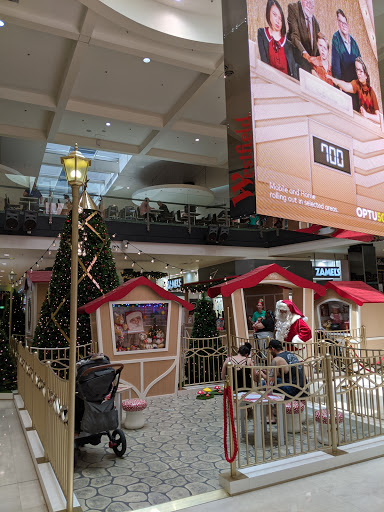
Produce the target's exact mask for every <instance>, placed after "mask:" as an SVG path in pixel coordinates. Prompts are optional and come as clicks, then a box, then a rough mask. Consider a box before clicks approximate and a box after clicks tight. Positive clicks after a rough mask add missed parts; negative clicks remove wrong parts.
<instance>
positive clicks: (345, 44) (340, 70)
mask: <svg viewBox="0 0 384 512" xmlns="http://www.w3.org/2000/svg"><path fill="white" fill-rule="evenodd" d="M336 16H337V24H338V26H339V30H338V31H337V32H335V33H334V34H333V38H332V76H334V77H335V78H337V79H339V80H343V82H352V81H353V80H356V79H357V74H356V67H355V62H356V59H357V57H360V56H361V55H360V49H359V46H358V44H357V43H356V41H355V40H354V39H353V37H352V36H351V35H350V34H349V26H348V20H347V17H346V15H345V14H344V12H343V11H342V10H341V9H338V10H337V11H336ZM350 96H351V97H352V102H353V108H354V110H356V111H357V112H358V111H359V108H360V106H359V98H358V95H357V94H351V95H350Z"/></svg>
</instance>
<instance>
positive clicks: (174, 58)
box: [0, 0, 384, 259]
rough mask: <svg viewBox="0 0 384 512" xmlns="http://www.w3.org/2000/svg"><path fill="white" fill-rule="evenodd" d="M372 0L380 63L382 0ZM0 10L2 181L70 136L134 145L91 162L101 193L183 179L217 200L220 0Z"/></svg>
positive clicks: (90, 2) (76, 0)
mask: <svg viewBox="0 0 384 512" xmlns="http://www.w3.org/2000/svg"><path fill="white" fill-rule="evenodd" d="M373 4H374V9H375V14H376V19H375V22H376V28H377V42H378V51H379V57H380V61H381V67H383V66H382V65H383V64H384V2H383V0H374V2H373ZM124 9H129V13H130V16H129V17H127V16H124V15H123V14H121V13H122V12H123V11H124ZM124 12H127V11H124ZM0 19H2V20H4V21H5V26H4V27H3V28H1V29H0V70H1V73H0V185H1V186H2V187H4V186H6V184H9V183H10V182H8V181H7V178H6V177H5V174H6V173H7V172H8V173H9V172H10V169H11V170H12V169H14V170H15V171H17V172H19V173H21V174H23V175H27V176H37V175H38V173H39V171H40V167H41V165H42V164H44V166H45V167H44V168H43V169H44V170H45V172H46V173H49V169H48V167H47V166H57V165H59V156H60V155H56V156H55V155H53V154H52V153H50V154H48V153H45V148H46V144H47V143H54V144H62V145H65V146H67V147H70V146H73V144H74V143H75V142H77V143H78V144H79V146H81V147H85V148H90V149H94V150H98V151H107V152H113V153H114V154H119V155H133V156H132V158H130V159H128V158H126V160H127V161H126V162H125V161H124V166H123V167H122V168H119V169H117V168H116V164H115V163H109V164H108V162H107V163H104V165H102V164H100V163H93V164H92V168H91V170H92V171H93V172H95V177H96V173H100V174H101V176H100V180H101V181H102V180H106V179H107V178H105V176H106V175H108V176H109V174H108V173H112V174H113V173H114V174H115V176H116V179H115V181H114V183H113V186H112V187H111V189H110V191H109V195H111V196H114V197H121V198H123V197H127V196H128V195H131V194H132V193H133V192H134V191H135V190H138V189H141V188H143V187H146V186H154V185H160V184H163V183H184V182H193V183H194V184H195V185H199V186H204V187H208V188H211V189H213V188H214V189H216V190H220V197H218V198H217V202H218V203H219V202H222V199H223V191H225V187H226V186H227V183H228V176H227V172H226V169H227V150H226V126H225V116H226V114H225V93H224V73H223V71H224V69H223V47H222V26H221V2H220V0H212V1H211V0H181V1H176V0H130V1H129V2H126V0H104V1H102V0H65V2H63V0H20V2H19V3H15V2H11V1H9V0H0ZM144 57H150V58H151V62H150V63H149V64H145V63H144V62H143V60H142V59H143V58H144ZM106 122H110V123H111V126H109V127H107V126H106V124H105V123H106ZM196 138H199V141H198V142H197V141H196V140H195V139H196ZM52 173H53V175H54V176H57V170H56V171H52ZM127 187H129V189H128V188H127ZM128 190H129V191H128ZM33 258H34V256H33ZM33 258H32V259H33ZM195 259H197V258H195Z"/></svg>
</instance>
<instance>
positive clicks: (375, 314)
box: [361, 304, 384, 338]
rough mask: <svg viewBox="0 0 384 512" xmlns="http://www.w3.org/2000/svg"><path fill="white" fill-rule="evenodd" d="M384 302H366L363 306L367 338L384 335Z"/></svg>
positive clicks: (362, 312)
mask: <svg viewBox="0 0 384 512" xmlns="http://www.w3.org/2000/svg"><path fill="white" fill-rule="evenodd" d="M383 319H384V304H364V306H361V323H362V324H363V325H365V329H366V336H367V338H378V337H383V336H384V327H383Z"/></svg>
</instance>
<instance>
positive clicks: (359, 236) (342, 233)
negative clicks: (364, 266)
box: [331, 229, 375, 242]
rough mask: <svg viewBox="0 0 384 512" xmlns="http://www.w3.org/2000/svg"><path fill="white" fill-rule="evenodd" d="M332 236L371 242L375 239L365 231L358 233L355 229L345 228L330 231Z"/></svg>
mask: <svg viewBox="0 0 384 512" xmlns="http://www.w3.org/2000/svg"><path fill="white" fill-rule="evenodd" d="M331 236H332V238H345V239H347V240H359V241H360V242H372V240H374V239H375V237H374V235H368V234H366V233H358V232H357V231H349V230H346V229H338V230H337V231H335V232H334V233H332V235H331Z"/></svg>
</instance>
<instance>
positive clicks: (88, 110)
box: [67, 99, 163, 128]
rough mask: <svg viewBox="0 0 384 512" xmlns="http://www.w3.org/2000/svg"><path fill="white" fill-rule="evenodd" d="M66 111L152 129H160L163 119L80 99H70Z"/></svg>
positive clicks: (157, 115) (159, 116) (148, 113)
mask: <svg viewBox="0 0 384 512" xmlns="http://www.w3.org/2000/svg"><path fill="white" fill-rule="evenodd" d="M67 110H68V111H70V112H76V113H78V114H85V115H90V116H96V117H102V118H104V119H109V120H114V121H122V122H125V123H132V124H137V125H143V126H150V127H152V128H161V127H162V126H163V119H162V116H161V115H159V114H155V113H152V112H143V111H140V110H134V109H128V108H123V107H118V106H115V105H110V104H108V103H92V102H89V101H84V100H80V99H70V100H69V101H68V104H67Z"/></svg>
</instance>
